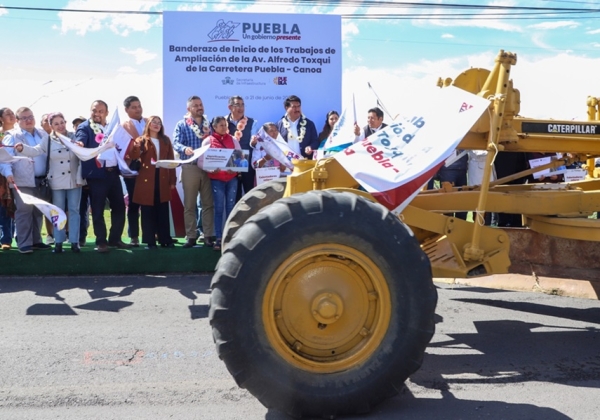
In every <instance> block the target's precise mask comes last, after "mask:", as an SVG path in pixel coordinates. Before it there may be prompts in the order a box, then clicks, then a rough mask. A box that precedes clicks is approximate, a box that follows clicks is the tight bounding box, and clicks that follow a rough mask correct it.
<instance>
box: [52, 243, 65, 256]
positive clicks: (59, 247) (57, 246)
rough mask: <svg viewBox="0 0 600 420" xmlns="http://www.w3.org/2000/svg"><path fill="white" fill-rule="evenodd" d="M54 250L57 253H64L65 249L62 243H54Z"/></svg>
mask: <svg viewBox="0 0 600 420" xmlns="http://www.w3.org/2000/svg"><path fill="white" fill-rule="evenodd" d="M52 252H54V253H55V254H62V252H63V249H62V243H60V244H59V243H55V244H54V249H53V250H52Z"/></svg>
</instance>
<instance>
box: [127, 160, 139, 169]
mask: <svg viewBox="0 0 600 420" xmlns="http://www.w3.org/2000/svg"><path fill="white" fill-rule="evenodd" d="M141 167H142V161H141V160H139V159H134V160H132V161H131V162H130V163H129V169H131V170H132V171H139V170H140V168H141Z"/></svg>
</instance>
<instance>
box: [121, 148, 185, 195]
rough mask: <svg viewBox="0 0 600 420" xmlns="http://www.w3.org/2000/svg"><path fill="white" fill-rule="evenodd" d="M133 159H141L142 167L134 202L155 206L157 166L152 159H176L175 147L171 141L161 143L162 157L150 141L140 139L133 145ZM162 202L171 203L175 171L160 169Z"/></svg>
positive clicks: (137, 179)
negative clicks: (157, 154)
mask: <svg viewBox="0 0 600 420" xmlns="http://www.w3.org/2000/svg"><path fill="white" fill-rule="evenodd" d="M130 156H131V159H132V160H135V159H138V158H139V159H140V162H141V165H140V170H139V171H138V172H139V173H138V176H137V177H136V179H135V190H134V193H133V202H134V203H136V204H141V205H142V206H153V205H154V183H155V182H156V166H155V165H152V159H154V160H155V161H157V160H165V159H174V153H173V145H172V144H171V141H170V140H168V138H167V141H166V142H165V141H162V140H161V142H160V156H158V157H157V156H156V147H154V144H153V143H152V141H151V140H150V139H147V138H144V137H138V138H137V139H135V142H134V143H133V147H132V148H131V153H130ZM158 173H159V177H160V180H159V182H160V187H159V188H160V202H161V203H165V202H168V201H171V187H174V186H175V182H176V175H175V169H166V168H160V169H159V170H158Z"/></svg>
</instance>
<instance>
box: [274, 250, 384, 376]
mask: <svg viewBox="0 0 600 420" xmlns="http://www.w3.org/2000/svg"><path fill="white" fill-rule="evenodd" d="M348 308H351V310H349V309H348ZM390 316H391V304H390V294H389V289H388V286H387V283H386V279H385V278H384V277H383V275H382V274H381V271H380V270H379V268H378V267H377V265H376V264H375V263H374V262H373V261H372V260H371V259H370V258H368V257H367V256H366V255H365V254H363V253H361V252H360V251H357V250H356V249H354V248H351V247H348V246H345V245H341V244H320V245H313V246H311V247H308V248H306V249H304V250H301V251H299V252H297V253H295V254H294V255H291V256H290V257H288V258H287V259H286V260H285V261H284V262H283V263H282V264H281V265H280V266H279V267H278V268H277V270H276V271H275V273H273V275H272V277H271V280H270V281H269V284H268V285H267V289H266V291H265V298H264V301H263V320H264V324H265V328H266V333H267V336H268V337H269V340H270V341H271V343H272V345H273V348H274V349H275V350H276V351H277V352H278V353H279V354H280V355H281V356H283V357H284V358H285V359H286V360H288V361H289V362H290V363H292V364H294V365H296V366H298V367H300V368H302V369H306V370H310V371H318V372H338V371H341V370H345V369H349V368H350V367H351V366H354V365H355V364H356V363H360V361H361V360H365V358H367V357H368V356H369V355H370V354H371V353H372V352H373V351H375V349H376V348H377V346H378V345H379V344H380V342H381V340H382V339H383V337H384V336H385V332H386V331H387V328H388V325H389V322H390Z"/></svg>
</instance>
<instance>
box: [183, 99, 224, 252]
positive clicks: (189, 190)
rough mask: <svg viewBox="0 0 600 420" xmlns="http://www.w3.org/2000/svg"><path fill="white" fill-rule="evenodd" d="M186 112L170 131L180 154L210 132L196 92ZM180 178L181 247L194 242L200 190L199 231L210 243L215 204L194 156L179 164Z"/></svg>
mask: <svg viewBox="0 0 600 420" xmlns="http://www.w3.org/2000/svg"><path fill="white" fill-rule="evenodd" d="M187 111H188V113H187V114H186V115H185V116H184V117H183V120H181V121H179V122H178V123H177V125H176V126H175V130H174V132H173V148H174V149H175V151H176V152H177V153H179V156H180V158H185V157H186V156H191V155H193V154H194V150H196V149H199V148H200V146H202V141H203V140H204V139H205V138H207V137H208V136H209V135H210V127H209V122H208V118H207V117H206V115H204V104H203V103H202V99H200V98H199V97H198V96H191V97H190V98H189V99H188V101H187ZM181 182H182V184H183V221H184V224H185V236H186V238H187V241H186V243H185V244H183V247H184V248H191V247H193V246H194V245H195V244H196V237H197V235H198V234H197V231H196V229H197V225H198V223H197V220H196V212H197V207H196V200H197V198H198V193H200V203H201V206H202V210H201V216H200V217H201V219H202V232H203V233H204V245H206V246H212V245H213V240H214V239H213V238H214V229H215V227H214V226H215V207H214V204H213V196H212V187H211V183H210V178H209V177H208V175H207V174H206V172H205V171H204V170H203V169H200V168H199V167H198V165H197V160H196V161H193V162H190V163H186V164H184V165H181Z"/></svg>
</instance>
